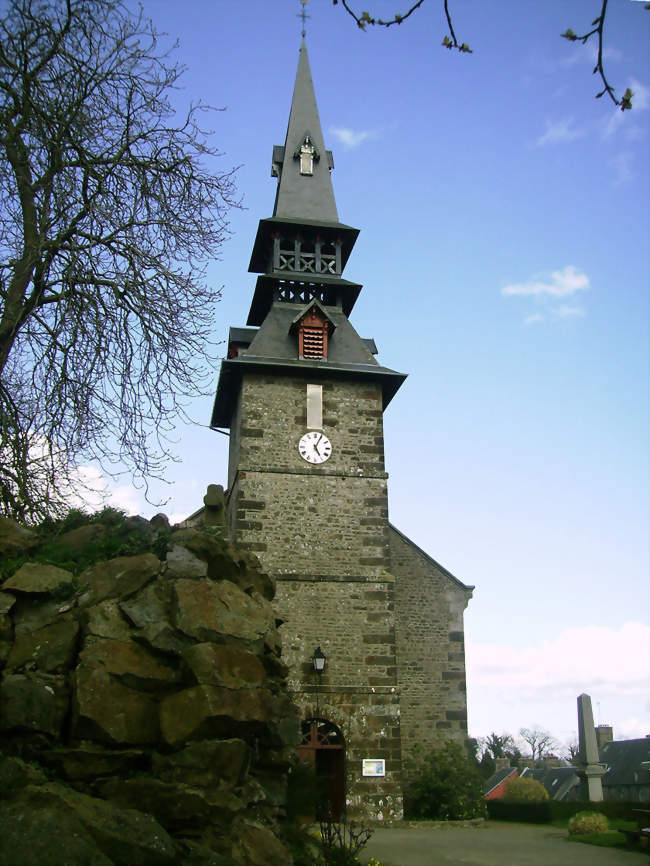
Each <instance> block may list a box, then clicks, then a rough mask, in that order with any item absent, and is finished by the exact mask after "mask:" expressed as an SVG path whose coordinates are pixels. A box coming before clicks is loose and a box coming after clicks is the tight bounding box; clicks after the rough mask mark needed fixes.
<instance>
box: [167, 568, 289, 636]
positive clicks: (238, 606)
mask: <svg viewBox="0 0 650 866" xmlns="http://www.w3.org/2000/svg"><path fill="white" fill-rule="evenodd" d="M173 591H174V610H173V616H174V622H175V625H176V627H177V628H179V629H180V630H181V631H183V632H184V633H185V634H187V635H189V636H190V637H193V638H196V639H197V640H200V641H210V640H215V639H216V640H219V639H220V637H221V636H222V635H231V636H232V637H236V638H241V639H243V640H248V641H256V640H259V639H264V638H265V637H266V635H267V632H268V631H269V630H270V629H273V630H275V614H274V613H273V609H272V608H271V606H270V605H269V603H268V602H267V601H265V600H264V599H260V598H259V597H258V598H251V596H249V595H247V594H246V593H245V592H243V591H242V590H241V589H239V587H237V586H235V584H234V583H231V582H230V581H227V580H221V581H216V582H213V581H196V580H177V581H175V582H174V584H173Z"/></svg>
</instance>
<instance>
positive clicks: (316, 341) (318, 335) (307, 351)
mask: <svg viewBox="0 0 650 866" xmlns="http://www.w3.org/2000/svg"><path fill="white" fill-rule="evenodd" d="M298 342H299V345H298V350H299V353H300V357H301V358H320V359H324V358H327V321H326V320H325V318H324V317H323V316H322V315H321V313H320V312H319V311H318V310H317V309H315V308H312V309H311V310H310V311H309V312H308V313H307V315H306V316H305V317H304V319H303V320H302V322H301V323H300V330H299V332H298Z"/></svg>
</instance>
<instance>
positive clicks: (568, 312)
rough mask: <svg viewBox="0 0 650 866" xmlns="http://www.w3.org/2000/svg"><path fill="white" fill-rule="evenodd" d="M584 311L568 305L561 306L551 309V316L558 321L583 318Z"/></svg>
mask: <svg viewBox="0 0 650 866" xmlns="http://www.w3.org/2000/svg"><path fill="white" fill-rule="evenodd" d="M584 314H585V311H584V310H583V308H582V307H571V306H569V305H568V304H561V305H560V306H559V307H555V308H554V309H553V315H554V316H557V317H558V319H571V318H575V317H576V316H578V317H579V316H584Z"/></svg>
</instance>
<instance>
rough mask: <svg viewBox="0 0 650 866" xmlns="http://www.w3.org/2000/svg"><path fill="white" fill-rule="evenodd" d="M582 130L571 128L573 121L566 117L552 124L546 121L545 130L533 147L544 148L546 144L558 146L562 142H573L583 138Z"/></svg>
mask: <svg viewBox="0 0 650 866" xmlns="http://www.w3.org/2000/svg"><path fill="white" fill-rule="evenodd" d="M584 134H585V133H584V130H582V129H576V128H575V127H574V126H573V119H572V118H570V117H568V118H565V119H564V120H558V121H556V122H555V123H553V122H552V121H550V120H547V121H546V130H545V132H544V133H543V134H542V135H540V136H539V138H538V139H537V140H536V142H535V147H545V146H546V145H547V144H560V143H561V142H564V141H575V139H576V138H580V137H581V136H583V135H584Z"/></svg>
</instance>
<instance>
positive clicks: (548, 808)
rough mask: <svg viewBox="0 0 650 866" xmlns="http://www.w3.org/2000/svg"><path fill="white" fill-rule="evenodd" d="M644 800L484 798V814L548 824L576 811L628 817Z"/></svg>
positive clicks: (494, 817)
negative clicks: (592, 801)
mask: <svg viewBox="0 0 650 866" xmlns="http://www.w3.org/2000/svg"><path fill="white" fill-rule="evenodd" d="M647 806H648V804H647V803H645V804H644V803H636V802H633V801H629V800H628V801H624V800H603V801H601V802H600V803H589V802H583V801H579V800H561V801H556V800H546V801H544V802H541V803H508V802H505V801H504V800H488V801H487V810H488V817H489V818H491V819H492V820H493V821H522V822H524V823H527V824H549V823H550V822H551V821H557V820H562V819H565V818H571V816H572V815H575V814H576V812H582V811H584V810H589V811H591V812H600V813H601V814H603V815H606V816H607V817H608V818H614V819H624V820H625V819H629V818H631V815H632V809H643V808H647Z"/></svg>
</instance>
